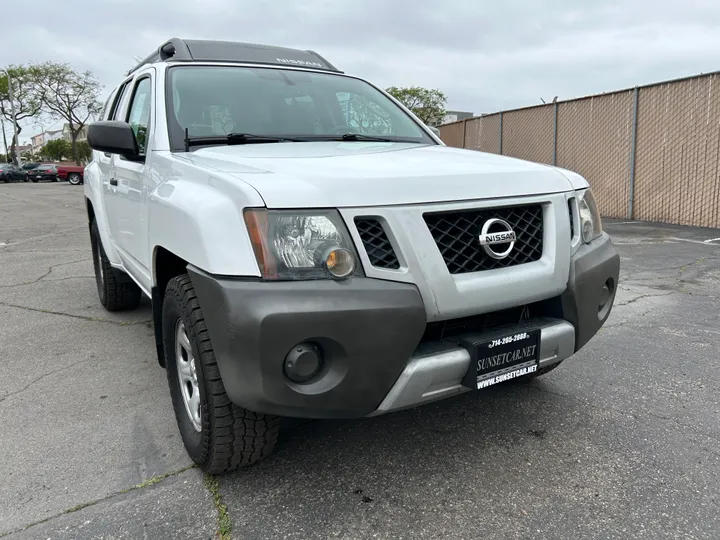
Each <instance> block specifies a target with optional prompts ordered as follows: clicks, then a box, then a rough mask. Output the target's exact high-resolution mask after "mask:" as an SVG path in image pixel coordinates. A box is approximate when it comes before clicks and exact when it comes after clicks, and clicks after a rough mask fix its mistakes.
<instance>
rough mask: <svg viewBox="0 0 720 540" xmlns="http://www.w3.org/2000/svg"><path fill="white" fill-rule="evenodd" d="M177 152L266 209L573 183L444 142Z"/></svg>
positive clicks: (551, 189)
mask: <svg viewBox="0 0 720 540" xmlns="http://www.w3.org/2000/svg"><path fill="white" fill-rule="evenodd" d="M176 155H177V156H178V157H181V158H183V159H187V160H189V161H191V162H192V163H194V164H196V165H198V166H200V167H204V168H207V169H215V170H217V171H222V172H224V173H227V174H230V175H232V176H234V177H236V178H237V179H238V180H242V181H244V182H246V183H248V184H250V185H251V186H252V187H253V188H255V189H256V190H257V192H258V193H259V194H260V196H261V197H262V198H263V200H264V201H265V204H266V205H267V207H268V208H312V207H315V208H319V207H333V208H340V207H345V208H347V207H358V206H363V207H364V206H387V205H398V204H418V203H428V202H449V201H461V200H473V199H487V198H497V197H516V196H523V195H539V194H548V193H558V192H563V191H569V190H572V189H573V184H572V182H571V181H570V180H569V179H568V178H567V177H566V176H564V175H563V174H561V173H560V172H559V171H557V170H555V168H554V167H550V166H547V165H542V164H538V163H533V162H529V161H523V160H519V159H514V158H510V157H506V156H499V155H496V154H486V153H482V152H476V151H474V150H465V149H460V148H451V147H448V146H439V145H418V144H412V143H376V142H346V143H345V142H328V141H322V142H302V143H277V144H248V145H235V146H216V147H210V148H202V149H199V150H196V151H194V152H188V153H181V154H176Z"/></svg>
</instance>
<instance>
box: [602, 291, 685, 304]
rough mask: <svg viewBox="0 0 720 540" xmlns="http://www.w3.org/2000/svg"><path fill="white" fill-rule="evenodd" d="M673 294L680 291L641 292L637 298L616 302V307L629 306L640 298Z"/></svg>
mask: <svg viewBox="0 0 720 540" xmlns="http://www.w3.org/2000/svg"><path fill="white" fill-rule="evenodd" d="M625 290H627V289H625ZM673 294H678V291H671V292H669V293H664V294H650V293H647V294H641V295H640V296H636V297H635V298H633V299H631V300H628V301H627V302H619V303H617V304H615V306H616V307H622V306H629V305H630V304H634V303H635V302H637V301H638V300H642V299H643V298H657V297H660V296H672V295H673Z"/></svg>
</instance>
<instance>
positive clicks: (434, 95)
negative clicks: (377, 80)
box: [386, 86, 447, 124]
mask: <svg viewBox="0 0 720 540" xmlns="http://www.w3.org/2000/svg"><path fill="white" fill-rule="evenodd" d="M386 92H387V93H388V94H390V95H391V96H393V97H394V98H395V99H397V100H398V101H399V102H400V103H402V104H403V105H405V106H406V107H407V108H408V109H410V110H411V111H412V112H413V113H414V114H415V116H417V117H418V118H419V119H420V120H422V121H423V122H424V123H425V124H429V123H431V122H433V121H440V120H442V118H443V117H444V116H445V113H446V109H445V104H446V103H447V98H446V97H445V94H444V93H443V92H441V91H440V90H437V89H430V88H422V87H420V86H410V87H404V88H403V87H397V86H391V87H390V88H388V89H387V90H386Z"/></svg>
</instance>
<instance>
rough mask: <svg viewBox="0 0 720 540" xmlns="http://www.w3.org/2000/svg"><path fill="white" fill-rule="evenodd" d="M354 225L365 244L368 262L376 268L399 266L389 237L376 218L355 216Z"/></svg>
mask: <svg viewBox="0 0 720 540" xmlns="http://www.w3.org/2000/svg"><path fill="white" fill-rule="evenodd" d="M355 227H357V230H358V233H359V234H360V239H361V240H362V243H363V246H365V251H366V252H367V255H368V258H369V259H370V264H372V265H373V266H374V267H376V268H387V269H390V270H395V269H398V268H400V261H398V258H397V255H396V254H395V250H394V249H393V247H392V244H390V239H389V238H388V236H387V233H386V232H385V229H384V228H383V226H382V225H381V224H380V222H379V221H378V220H377V219H375V218H369V217H356V218H355Z"/></svg>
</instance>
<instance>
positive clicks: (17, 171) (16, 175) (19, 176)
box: [12, 165, 25, 180]
mask: <svg viewBox="0 0 720 540" xmlns="http://www.w3.org/2000/svg"><path fill="white" fill-rule="evenodd" d="M12 177H13V179H15V180H25V171H23V170H22V169H21V168H20V167H16V166H14V165H13V168H12Z"/></svg>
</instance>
